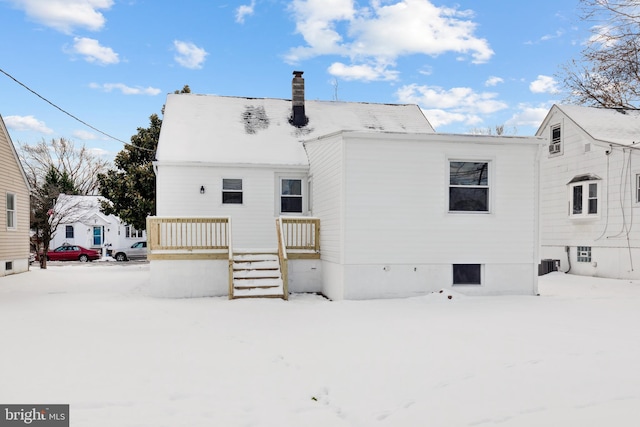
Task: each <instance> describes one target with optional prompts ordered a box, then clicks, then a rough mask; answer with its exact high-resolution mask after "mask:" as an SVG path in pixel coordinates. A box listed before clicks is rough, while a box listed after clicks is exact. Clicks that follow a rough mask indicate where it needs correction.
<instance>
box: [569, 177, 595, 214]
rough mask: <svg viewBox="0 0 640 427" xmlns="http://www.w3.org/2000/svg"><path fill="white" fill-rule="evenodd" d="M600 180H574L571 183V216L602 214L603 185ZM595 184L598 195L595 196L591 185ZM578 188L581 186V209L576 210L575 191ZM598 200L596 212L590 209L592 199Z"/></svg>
mask: <svg viewBox="0 0 640 427" xmlns="http://www.w3.org/2000/svg"><path fill="white" fill-rule="evenodd" d="M599 184H600V181H598V180H589V181H580V182H573V183H570V184H569V217H571V218H576V219H578V218H598V217H599V216H600V211H601V210H602V209H601V208H602V203H601V200H602V198H601V197H600V191H601V188H600V187H601V185H599ZM593 185H595V186H596V187H595V188H596V193H595V194H596V195H595V197H593V195H592V193H591V191H590V190H591V188H592V187H591V186H593ZM576 188H580V191H581V192H582V194H581V206H580V211H579V212H575V210H576V209H577V207H576V206H575V197H574V192H575V189H576ZM591 200H595V201H596V212H589V211H590V207H591V206H590V203H589V202H590V201H591Z"/></svg>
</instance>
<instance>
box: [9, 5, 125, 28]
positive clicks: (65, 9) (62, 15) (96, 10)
mask: <svg viewBox="0 0 640 427" xmlns="http://www.w3.org/2000/svg"><path fill="white" fill-rule="evenodd" d="M9 1H10V2H11V3H12V4H13V5H14V6H15V7H16V8H18V9H22V10H24V11H25V13H26V14H27V16H29V18H31V19H33V20H34V21H36V22H39V23H41V24H43V25H46V26H47V27H50V28H54V29H56V30H58V31H60V32H63V33H65V34H70V33H71V32H72V31H73V29H74V28H83V29H87V30H90V31H98V30H100V29H101V28H102V27H103V26H104V23H105V18H104V16H103V15H102V13H100V10H109V8H111V6H113V0H9Z"/></svg>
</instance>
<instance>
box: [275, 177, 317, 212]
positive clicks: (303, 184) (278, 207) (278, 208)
mask: <svg viewBox="0 0 640 427" xmlns="http://www.w3.org/2000/svg"><path fill="white" fill-rule="evenodd" d="M285 179H294V180H299V181H300V192H301V193H302V194H301V195H300V196H299V197H301V198H302V208H301V209H302V212H282V201H281V200H282V196H283V194H282V181H283V180H285ZM308 181H309V177H308V176H307V175H302V174H276V185H275V189H276V194H275V196H276V197H275V212H276V215H282V216H307V215H308V213H309V205H308V203H309V197H308V193H307V191H308V184H307V183H308ZM285 196H286V197H295V196H294V195H285Z"/></svg>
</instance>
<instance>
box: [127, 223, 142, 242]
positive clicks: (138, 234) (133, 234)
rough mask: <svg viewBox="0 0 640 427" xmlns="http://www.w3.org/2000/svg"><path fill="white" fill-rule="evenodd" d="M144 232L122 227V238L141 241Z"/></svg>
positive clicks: (131, 227) (130, 227)
mask: <svg viewBox="0 0 640 427" xmlns="http://www.w3.org/2000/svg"><path fill="white" fill-rule="evenodd" d="M143 233H144V230H138V229H136V228H135V227H134V226H133V225H126V226H125V227H124V237H125V238H127V239H142V238H143V237H144V234H143Z"/></svg>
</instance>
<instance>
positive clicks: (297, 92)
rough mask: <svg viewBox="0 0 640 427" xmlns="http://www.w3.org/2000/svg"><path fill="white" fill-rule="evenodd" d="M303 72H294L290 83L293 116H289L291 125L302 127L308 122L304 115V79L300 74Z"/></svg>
mask: <svg viewBox="0 0 640 427" xmlns="http://www.w3.org/2000/svg"><path fill="white" fill-rule="evenodd" d="M303 73H304V71H294V72H293V80H292V81H291V92H292V95H291V101H292V106H293V114H292V115H291V124H292V125H294V126H297V127H302V126H305V125H306V124H307V122H308V121H309V120H308V119H307V116H306V115H305V113H304V79H303V78H302V74H303Z"/></svg>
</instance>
